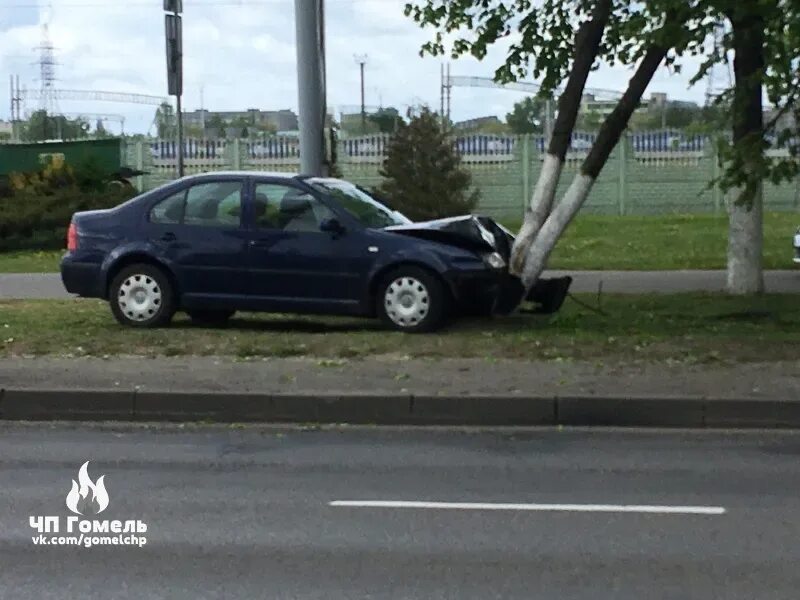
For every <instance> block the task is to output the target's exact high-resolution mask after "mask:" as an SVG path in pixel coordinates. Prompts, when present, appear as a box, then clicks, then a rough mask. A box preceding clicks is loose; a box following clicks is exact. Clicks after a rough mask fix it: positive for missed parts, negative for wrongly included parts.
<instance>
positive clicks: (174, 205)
mask: <svg viewBox="0 0 800 600" xmlns="http://www.w3.org/2000/svg"><path fill="white" fill-rule="evenodd" d="M185 201H186V190H181V191H180V192H178V193H177V194H173V195H172V196H169V197H168V198H165V199H164V200H162V201H161V202H159V203H158V204H156V205H155V206H154V207H153V208H151V209H150V222H151V223H165V224H167V225H178V224H179V223H180V222H181V221H183V203H184V202H185Z"/></svg>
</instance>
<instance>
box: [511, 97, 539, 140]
mask: <svg viewBox="0 0 800 600" xmlns="http://www.w3.org/2000/svg"><path fill="white" fill-rule="evenodd" d="M545 110H546V102H545V100H543V99H542V98H539V97H538V96H533V97H528V98H525V99H524V100H521V101H519V102H517V103H516V104H514V110H512V111H511V112H510V113H508V114H507V115H506V123H508V126H509V127H510V128H511V131H512V132H513V133H542V132H543V131H544V123H545V121H546V120H547V117H546V114H545Z"/></svg>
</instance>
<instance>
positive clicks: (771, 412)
mask: <svg viewBox="0 0 800 600" xmlns="http://www.w3.org/2000/svg"><path fill="white" fill-rule="evenodd" d="M0 420H4V421H143V422H144V421H184V422H186V421H189V422H191V421H210V422H221V423H239V422H263V423H327V424H336V423H349V424H354V425H356V424H357V425H365V424H374V425H483V426H509V425H510V426H536V425H538V426H547V425H549V426H557V425H566V426H606V427H681V428H744V429H748V428H758V429H763V428H800V400H785V399H776V400H769V399H767V400H755V399H712V398H701V397H674V396H671V397H629V396H621V397H615V398H603V397H591V396H583V397H579V396H570V397H562V396H523V397H521V396H508V395H506V396H503V395H497V396H489V395H484V396H461V397H458V396H434V395H423V394H419V395H411V394H400V395H396V394H388V395H383V394H259V393H231V394H228V393H219V392H212V393H208V392H198V393H190V392H142V391H138V390H21V389H0Z"/></svg>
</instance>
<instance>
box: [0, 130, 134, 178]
mask: <svg viewBox="0 0 800 600" xmlns="http://www.w3.org/2000/svg"><path fill="white" fill-rule="evenodd" d="M59 155H60V156H63V158H64V160H65V161H66V162H67V164H69V165H72V166H76V165H80V164H82V163H86V162H89V161H91V162H92V163H94V164H96V165H97V166H98V167H99V168H101V169H102V170H103V171H106V172H108V173H113V172H115V171H118V170H119V168H120V164H121V162H122V160H121V159H122V144H121V141H120V140H119V139H118V138H108V139H102V140H75V141H69V142H36V143H24V144H16V143H15V144H0V175H8V174H10V173H13V172H29V171H37V170H39V169H41V168H42V167H44V166H46V165H47V164H48V163H49V162H50V160H51V157H53V156H59Z"/></svg>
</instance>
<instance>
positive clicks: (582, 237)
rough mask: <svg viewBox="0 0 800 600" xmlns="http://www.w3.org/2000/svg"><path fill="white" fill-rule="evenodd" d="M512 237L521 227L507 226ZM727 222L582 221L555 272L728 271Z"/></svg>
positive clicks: (768, 225) (43, 259) (17, 265)
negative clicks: (578, 270)
mask: <svg viewBox="0 0 800 600" xmlns="http://www.w3.org/2000/svg"><path fill="white" fill-rule="evenodd" d="M506 225H507V226H508V227H509V229H511V230H512V231H517V230H519V222H518V221H517V222H507V223H506ZM798 226H800V214H799V213H792V212H789V213H785V212H784V213H778V212H771V213H766V214H765V215H764V268H766V269H789V268H792V266H793V264H792V235H793V234H794V232H795V230H796V229H797V227H798ZM727 231H728V221H727V217H726V216H725V215H724V214H722V215H659V216H647V217H637V216H625V217H615V216H597V215H583V216H579V217H578V218H577V219H576V220H575V221H574V222H573V223H572V224H571V225H570V227H569V228H568V229H567V231H566V232H565V234H564V237H563V238H562V239H561V241H560V242H559V244H558V246H556V248H555V250H554V252H553V255H552V256H551V258H550V262H549V265H548V266H549V268H551V269H576V270H577V269H590V270H594V269H598V270H645V271H646V270H655V271H660V270H669V269H724V268H725V253H726V248H727V235H728V233H727ZM61 255H62V252H59V251H41V252H33V251H27V252H26V251H18V252H6V253H2V252H0V273H47V272H55V271H58V263H59V260H60V259H61Z"/></svg>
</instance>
